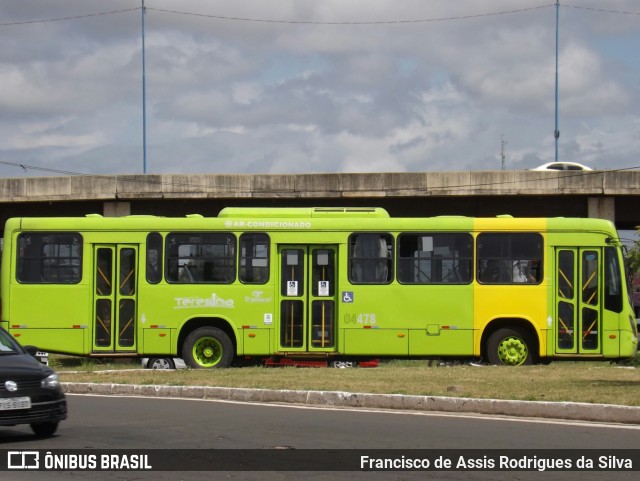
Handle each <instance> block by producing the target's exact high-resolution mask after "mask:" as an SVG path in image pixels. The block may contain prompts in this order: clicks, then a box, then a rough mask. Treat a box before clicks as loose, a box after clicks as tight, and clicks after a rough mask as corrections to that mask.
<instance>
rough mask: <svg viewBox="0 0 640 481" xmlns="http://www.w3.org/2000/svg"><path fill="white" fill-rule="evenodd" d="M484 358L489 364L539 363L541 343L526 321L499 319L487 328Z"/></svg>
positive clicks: (482, 343)
mask: <svg viewBox="0 0 640 481" xmlns="http://www.w3.org/2000/svg"><path fill="white" fill-rule="evenodd" d="M481 349H482V357H483V359H485V360H486V361H487V362H489V364H495V365H507V366H520V365H530V364H536V363H538V362H539V350H540V341H539V337H538V334H537V333H536V330H535V328H534V327H533V326H532V325H531V324H530V323H529V322H528V321H526V320H524V319H498V320H496V321H493V322H492V323H491V324H489V325H488V326H487V328H486V329H485V330H484V332H483V334H482V340H481Z"/></svg>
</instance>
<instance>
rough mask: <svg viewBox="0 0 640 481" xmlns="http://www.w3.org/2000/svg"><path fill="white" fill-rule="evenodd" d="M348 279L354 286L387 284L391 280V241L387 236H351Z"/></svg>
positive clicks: (389, 236)
mask: <svg viewBox="0 0 640 481" xmlns="http://www.w3.org/2000/svg"><path fill="white" fill-rule="evenodd" d="M349 246H350V253H349V264H350V267H349V277H350V279H349V280H350V281H351V282H353V283H354V284H388V283H390V282H391V280H392V278H393V269H392V255H391V253H392V252H393V239H392V237H391V235H389V234H369V233H367V234H353V235H352V236H351V237H350V239H349Z"/></svg>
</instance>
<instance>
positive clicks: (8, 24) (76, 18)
mask: <svg viewBox="0 0 640 481" xmlns="http://www.w3.org/2000/svg"><path fill="white" fill-rule="evenodd" d="M135 10H140V7H137V8H125V9H123V10H111V11H109V12H98V13H87V14H84V15H75V16H72V17H58V18H44V19H40V20H24V21H22V22H7V23H0V27H11V26H15V25H30V24H34V23H49V22H65V21H67V20H80V19H83V18H89V17H100V16H103V15H115V14H117V13H123V12H132V11H135Z"/></svg>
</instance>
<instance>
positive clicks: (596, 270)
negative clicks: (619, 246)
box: [554, 248, 602, 355]
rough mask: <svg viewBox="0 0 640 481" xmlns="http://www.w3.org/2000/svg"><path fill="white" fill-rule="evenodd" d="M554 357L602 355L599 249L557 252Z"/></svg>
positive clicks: (600, 262) (560, 250)
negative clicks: (564, 355)
mask: <svg viewBox="0 0 640 481" xmlns="http://www.w3.org/2000/svg"><path fill="white" fill-rule="evenodd" d="M556 265H557V266H558V269H557V272H556V292H555V298H556V302H555V307H556V322H555V323H554V343H555V352H556V354H576V355H578V354H579V355H588V354H594V355H597V354H600V353H601V352H602V339H601V335H602V327H601V323H602V301H601V298H602V296H601V292H602V279H601V275H600V273H601V266H602V252H601V250H600V249H598V248H576V249H569V248H562V249H557V251H556Z"/></svg>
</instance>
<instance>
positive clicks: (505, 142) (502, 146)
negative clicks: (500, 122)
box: [500, 134, 507, 170]
mask: <svg viewBox="0 0 640 481" xmlns="http://www.w3.org/2000/svg"><path fill="white" fill-rule="evenodd" d="M505 145H507V141H506V140H504V135H502V134H500V158H501V159H502V170H504V161H505V159H506V158H507V157H506V155H505V153H504V146H505Z"/></svg>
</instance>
